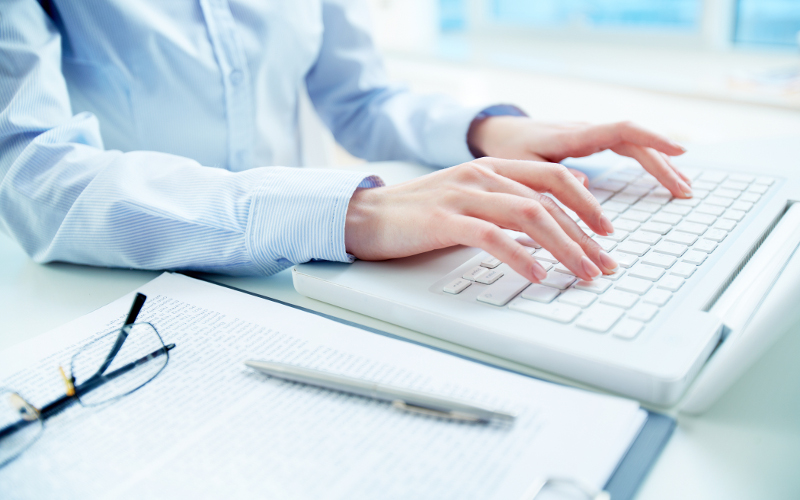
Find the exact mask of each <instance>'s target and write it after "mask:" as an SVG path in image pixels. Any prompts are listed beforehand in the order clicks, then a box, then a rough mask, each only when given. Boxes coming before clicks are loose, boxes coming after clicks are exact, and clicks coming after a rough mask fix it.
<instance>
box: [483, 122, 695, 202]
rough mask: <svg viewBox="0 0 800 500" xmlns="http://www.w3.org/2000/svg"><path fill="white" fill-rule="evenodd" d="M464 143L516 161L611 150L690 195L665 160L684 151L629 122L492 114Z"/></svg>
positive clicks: (677, 194)
mask: <svg viewBox="0 0 800 500" xmlns="http://www.w3.org/2000/svg"><path fill="white" fill-rule="evenodd" d="M468 139H469V142H470V144H471V145H473V146H474V147H476V148H477V149H479V150H480V151H482V152H483V153H484V154H486V155H487V156H494V157H497V158H515V159H519V160H534V161H551V162H559V161H561V160H563V159H564V158H568V157H581V156H589V155H591V154H594V153H597V152H599V151H604V150H606V149H610V150H612V151H614V152H615V153H617V154H620V155H623V156H629V157H631V158H633V159H635V160H636V161H638V162H639V163H640V164H641V165H642V166H643V167H644V169H645V170H647V171H648V172H650V174H652V175H653V176H654V177H655V178H656V179H658V181H659V182H660V183H661V184H662V185H664V187H666V188H667V189H669V191H670V193H672V195H673V196H675V197H677V198H689V197H691V195H692V190H691V188H690V187H689V185H690V184H691V181H690V180H689V178H688V177H686V176H685V175H683V174H682V173H681V172H680V171H678V169H676V168H675V167H674V166H673V165H672V163H671V162H670V160H669V156H678V155H681V154H683V153H685V152H686V150H684V149H683V148H682V147H681V146H679V145H678V144H676V143H674V142H672V141H671V140H669V139H667V138H666V137H664V136H661V135H659V134H656V133H654V132H650V131H649V130H645V129H644V128H642V127H640V126H638V125H635V124H633V123H630V122H619V123H609V124H603V125H589V124H585V123H544V122H537V121H534V120H531V119H530V118H526V117H518V116H496V117H491V118H487V119H486V120H484V121H482V122H480V123H479V124H477V125H476V126H474V127H472V128H471V129H470V134H469V138H468ZM581 175H582V174H581Z"/></svg>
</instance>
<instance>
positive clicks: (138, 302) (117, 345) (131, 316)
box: [90, 293, 147, 378]
mask: <svg viewBox="0 0 800 500" xmlns="http://www.w3.org/2000/svg"><path fill="white" fill-rule="evenodd" d="M146 300H147V297H146V296H145V295H143V294H141V293H137V294H136V297H135V298H134V299H133V304H132V305H131V310H130V311H128V318H127V319H126V320H125V323H124V324H123V325H122V328H120V329H119V334H118V335H117V340H116V341H115V342H114V345H113V346H112V347H111V350H110V351H109V352H108V355H107V356H106V359H105V361H103V364H102V365H100V368H99V369H98V370H97V372H96V373H95V374H94V375H92V377H90V378H94V377H96V376H98V375H102V374H103V372H105V371H106V370H107V369H108V366H109V365H110V364H111V362H112V361H114V357H115V356H116V355H117V353H118V352H119V350H120V349H122V344H124V343H125V339H127V338H128V333H127V332H126V331H125V327H126V326H129V325H132V324H134V323H135V322H136V317H137V316H139V312H140V311H141V310H142V307H143V306H144V302H145V301H146Z"/></svg>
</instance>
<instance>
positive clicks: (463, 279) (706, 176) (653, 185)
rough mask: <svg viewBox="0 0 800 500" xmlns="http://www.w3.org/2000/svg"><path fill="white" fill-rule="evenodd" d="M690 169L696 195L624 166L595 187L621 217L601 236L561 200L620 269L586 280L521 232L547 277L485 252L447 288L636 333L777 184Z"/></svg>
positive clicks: (611, 213) (608, 210) (592, 326)
mask: <svg viewBox="0 0 800 500" xmlns="http://www.w3.org/2000/svg"><path fill="white" fill-rule="evenodd" d="M684 173H685V174H686V175H687V176H688V177H690V178H691V179H692V191H693V193H694V196H693V197H692V198H691V199H688V200H684V199H676V198H673V197H672V196H671V195H670V193H669V191H668V190H667V189H666V188H664V187H662V186H661V185H660V184H659V183H658V181H656V179H655V178H654V177H652V176H651V175H649V174H646V173H643V171H642V170H641V169H640V168H628V169H623V170H619V171H616V172H613V173H611V174H609V175H608V176H607V177H604V178H602V179H601V180H598V181H596V182H593V183H592V184H590V191H591V192H592V193H593V194H594V195H595V197H596V198H597V200H598V201H599V202H600V203H601V205H602V207H603V211H604V212H605V214H606V216H607V217H608V218H609V219H610V220H611V221H612V222H613V224H614V228H615V233H614V234H612V235H609V236H599V235H596V234H594V233H593V232H592V231H591V230H590V229H589V227H588V226H587V225H586V224H585V223H584V222H583V221H581V220H580V218H579V217H578V216H577V214H575V213H574V212H572V211H571V210H569V209H568V208H566V207H564V206H563V205H561V204H560V203H559V205H561V207H562V208H563V209H564V211H565V212H566V213H567V214H569V215H570V216H571V217H572V218H573V219H574V220H575V221H577V222H578V225H579V226H580V227H581V229H583V231H585V232H586V233H587V234H588V235H589V236H591V237H592V238H593V239H594V240H595V241H596V242H597V243H598V244H599V245H600V246H601V247H602V248H603V249H604V250H605V251H606V252H608V253H609V255H611V257H613V258H614V259H615V260H616V261H617V262H618V263H619V265H620V267H619V269H618V271H617V272H616V273H615V274H614V275H611V276H603V277H601V278H598V279H595V280H593V281H583V280H580V279H578V278H576V277H575V276H574V275H573V274H572V273H571V272H570V271H569V269H567V268H566V267H565V266H564V265H562V264H560V263H559V262H558V260H557V259H556V258H555V257H553V255H552V254H551V253H550V252H548V251H547V250H545V249H544V248H541V246H540V245H538V244H537V243H536V242H535V241H533V240H531V239H530V238H528V237H520V238H518V241H519V242H520V243H522V244H523V245H525V246H527V247H528V248H529V251H530V253H531V254H532V255H533V257H534V258H535V259H537V260H538V261H539V262H540V263H541V264H542V265H543V266H544V268H545V270H546V271H547V278H546V279H545V280H543V281H542V282H541V283H540V284H532V283H530V282H529V281H528V280H526V279H525V278H523V277H522V276H520V275H519V274H517V273H516V272H514V271H513V270H511V268H509V267H508V266H507V265H506V264H503V263H502V262H500V261H499V260H498V259H496V258H494V257H492V256H490V255H488V254H483V256H482V257H478V259H480V260H479V261H478V260H476V261H475V264H476V265H475V266H474V267H472V266H471V267H470V268H469V269H468V270H467V271H466V272H465V273H463V275H462V276H460V277H458V278H456V279H454V280H452V281H450V282H449V283H447V284H446V285H445V286H444V288H443V291H444V292H445V293H448V294H453V295H458V294H460V293H461V292H463V291H464V290H466V289H467V288H469V287H473V286H474V287H480V288H481V290H480V291H479V294H478V295H477V300H478V301H480V302H483V303H485V304H489V305H492V306H494V307H507V308H509V309H512V310H515V311H519V312H523V313H526V314H530V315H533V316H538V317H540V318H545V319H548V320H552V321H556V322H559V323H573V322H574V324H575V325H576V326H578V327H580V328H583V329H586V330H590V331H594V332H609V331H610V332H611V333H612V334H613V336H614V337H617V338H621V339H628V340H630V339H633V338H635V337H636V336H637V335H638V334H639V333H640V332H641V331H642V330H643V329H644V327H645V325H646V324H647V323H648V322H650V321H652V320H653V318H655V317H656V315H657V314H658V311H659V309H660V308H661V307H663V306H665V305H666V304H667V303H668V302H669V301H670V299H671V298H672V296H673V294H675V293H676V292H678V291H679V290H681V289H682V288H683V287H684V286H685V285H686V283H687V282H689V281H691V279H692V276H693V275H694V274H695V273H696V271H697V269H698V268H699V267H700V266H702V265H703V264H704V263H705V262H706V259H707V258H708V256H709V255H710V254H712V253H713V252H714V251H715V250H716V249H717V248H718V246H719V245H720V244H721V243H722V242H723V241H724V240H725V238H726V237H727V236H728V234H729V233H730V232H731V231H733V230H734V228H736V226H737V224H739V223H740V222H741V221H742V219H744V218H745V216H746V215H747V213H748V212H750V211H751V210H752V209H753V207H754V206H755V204H757V203H758V202H759V201H760V200H761V199H762V197H763V196H764V194H765V193H766V192H767V191H768V190H769V188H770V186H771V185H772V184H773V183H774V181H775V180H774V179H773V178H771V177H759V176H754V175H745V174H728V173H725V172H719V171H704V172H700V171H687V172H684ZM477 264H480V265H477Z"/></svg>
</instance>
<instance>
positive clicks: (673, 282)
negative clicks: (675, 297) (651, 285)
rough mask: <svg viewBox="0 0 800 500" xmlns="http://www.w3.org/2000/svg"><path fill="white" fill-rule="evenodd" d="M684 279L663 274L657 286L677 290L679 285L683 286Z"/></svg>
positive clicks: (671, 290)
mask: <svg viewBox="0 0 800 500" xmlns="http://www.w3.org/2000/svg"><path fill="white" fill-rule="evenodd" d="M685 281H686V280H684V279H683V278H681V277H680V276H674V275H672V274H669V275H667V276H664V278H663V279H661V281H659V282H658V288H663V289H664V290H669V291H670V292H677V291H678V290H679V289H680V288H681V286H683V283H684V282H685Z"/></svg>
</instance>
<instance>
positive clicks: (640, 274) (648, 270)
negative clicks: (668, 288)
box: [628, 263, 664, 281]
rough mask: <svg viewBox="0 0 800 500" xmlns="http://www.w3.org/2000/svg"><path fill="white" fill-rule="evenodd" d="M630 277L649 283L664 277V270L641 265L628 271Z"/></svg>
mask: <svg viewBox="0 0 800 500" xmlns="http://www.w3.org/2000/svg"><path fill="white" fill-rule="evenodd" d="M628 276H633V277H634V278H642V279H643V280H648V281H658V279H659V278H660V277H662V276H664V269H662V268H660V267H655V266H648V265H647V264H642V263H639V264H637V265H635V266H633V267H632V268H631V270H630V271H628Z"/></svg>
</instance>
